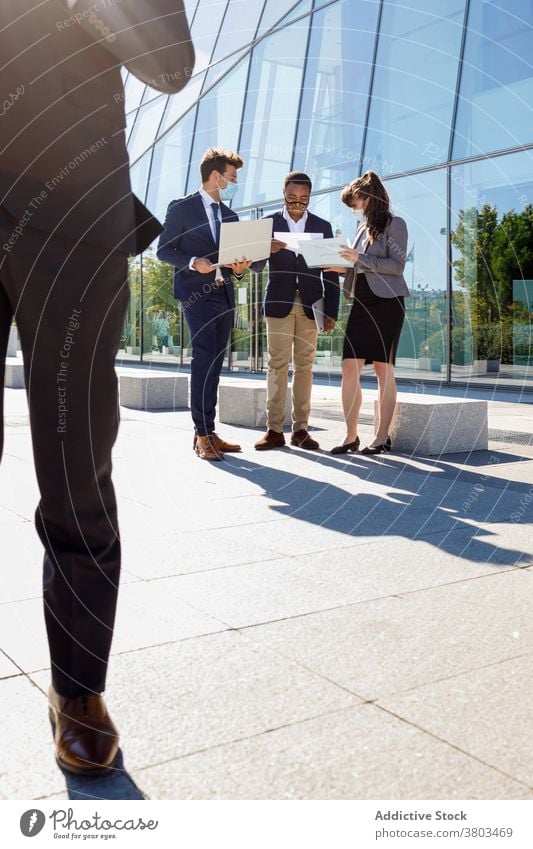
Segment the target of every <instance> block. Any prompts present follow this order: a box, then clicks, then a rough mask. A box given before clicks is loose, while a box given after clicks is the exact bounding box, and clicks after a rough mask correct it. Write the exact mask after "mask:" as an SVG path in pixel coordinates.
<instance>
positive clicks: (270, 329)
mask: <svg viewBox="0 0 533 849" xmlns="http://www.w3.org/2000/svg"><path fill="white" fill-rule="evenodd" d="M311 191H312V183H311V180H310V178H309V177H308V176H307V174H304V173H302V172H300V171H292V172H291V173H290V174H287V176H286V177H285V182H284V187H283V195H284V198H285V206H284V207H283V209H282V210H281V211H280V212H275V213H274V214H273V215H272V216H269V217H271V218H273V221H274V224H273V232H274V234H283V233H295V234H297V233H302V234H303V233H319V234H320V235H321V236H322V237H323V238H325V239H331V238H333V231H332V229H331V224H330V223H329V221H325V220H324V219H323V218H319V217H318V215H313V214H312V213H311V212H308V210H307V207H308V206H309V200H310V197H311ZM282 238H283V237H282V236H281V237H280V239H274V240H273V242H272V254H271V257H270V260H269V269H268V283H267V286H266V290H265V297H264V303H263V312H264V314H265V316H266V322H267V342H268V373H267V432H266V434H265V435H264V436H263V437H261V439H260V440H259V441H258V442H256V444H255V448H256V449H257V450H258V451H267V450H269V449H271V448H279V447H281V446H283V445H285V437H284V435H283V422H284V419H285V401H286V398H287V384H288V374H289V364H290V362H291V359H292V363H293V378H292V436H291V445H297V446H299V447H300V448H306V449H310V450H316V449H317V448H318V447H319V445H318V442H317V441H316V439H313V438H312V437H311V436H310V435H309V433H308V430H307V424H308V420H309V412H310V409H311V388H312V383H313V360H314V358H315V353H316V345H317V339H318V327H317V324H316V321H315V318H314V314H313V309H312V305H313V304H314V303H315V302H316V301H318V300H320V298H322V297H323V298H324V309H323V312H324V314H325V321H324V330H325V331H326V332H329V331H330V330H332V329H333V328H334V327H335V322H336V320H337V314H338V311H339V276H338V274H336V273H334V272H326V271H323V270H322V269H320V268H308V266H307V264H306V262H305V260H304V258H303V257H302V256H301V254H297V253H295V251H293V250H290V249H288V247H287V245H286V244H284V243H283V241H282ZM254 270H259V264H258V263H254Z"/></svg>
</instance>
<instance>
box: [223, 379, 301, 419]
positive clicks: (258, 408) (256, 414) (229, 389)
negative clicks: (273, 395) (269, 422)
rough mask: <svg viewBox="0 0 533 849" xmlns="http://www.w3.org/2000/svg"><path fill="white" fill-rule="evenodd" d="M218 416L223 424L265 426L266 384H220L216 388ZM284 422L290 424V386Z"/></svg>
mask: <svg viewBox="0 0 533 849" xmlns="http://www.w3.org/2000/svg"><path fill="white" fill-rule="evenodd" d="M218 417H219V420H220V421H221V422H222V423H223V424H233V425H242V426H243V427H253V428H260V427H266V386H265V385H264V384H263V385H262V386H261V385H259V386H246V385H244V386H235V385H232V384H229V385H228V384H227V383H225V384H221V385H220V386H219V389H218ZM285 424H286V425H290V424H291V387H290V386H289V389H288V391H287V402H286V404H285Z"/></svg>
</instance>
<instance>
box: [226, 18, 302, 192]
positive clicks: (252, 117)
mask: <svg viewBox="0 0 533 849" xmlns="http://www.w3.org/2000/svg"><path fill="white" fill-rule="evenodd" d="M308 27H309V18H305V19H304V20H303V21H301V22H298V23H295V24H292V25H291V26H288V27H286V28H285V29H282V30H280V31H279V32H277V33H275V34H274V35H272V36H268V37H267V38H265V39H264V40H263V41H261V42H260V43H259V44H258V46H257V47H256V48H255V50H254V51H253V54H252V71H251V74H250V81H249V84H248V89H247V100H246V109H245V116H244V123H243V132H242V140H241V142H240V153H241V154H242V156H243V157H244V160H245V163H246V164H245V173H244V177H243V178H242V180H241V188H240V189H239V193H238V195H237V198H236V201H235V205H236V206H247V205H248V204H251V203H262V202H263V201H266V200H268V199H273V198H276V197H280V195H281V187H282V183H283V177H284V176H285V174H286V173H287V171H288V170H289V169H290V164H291V162H292V155H293V149H294V133H295V125H296V118H297V114H298V106H299V103H300V89H301V84H302V69H303V64H304V56H305V50H306V46H307V34H308Z"/></svg>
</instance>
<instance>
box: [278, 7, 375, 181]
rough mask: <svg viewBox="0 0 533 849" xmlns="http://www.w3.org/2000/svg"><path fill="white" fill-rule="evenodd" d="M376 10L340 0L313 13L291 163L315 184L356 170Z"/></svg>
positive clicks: (343, 178)
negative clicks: (294, 149)
mask: <svg viewBox="0 0 533 849" xmlns="http://www.w3.org/2000/svg"><path fill="white" fill-rule="evenodd" d="M378 10H379V4H378V3H377V2H375V0H359V2H357V3H354V2H353V0H343V2H341V3H336V4H334V5H333V6H329V7H327V8H325V9H323V10H322V11H321V12H318V13H316V14H315V15H313V24H312V32H311V41H310V45H309V52H308V58H307V67H306V73H305V81H304V89H303V98H302V106H301V110H300V120H299V125H298V126H299V129H298V139H297V143H296V152H295V159H294V167H295V168H299V169H302V170H304V171H306V172H307V173H308V174H309V175H310V176H311V178H312V179H313V184H314V186H315V188H316V189H320V188H325V187H326V186H338V185H342V184H343V183H347V182H349V180H351V179H353V177H354V176H356V174H357V172H358V168H359V157H360V153H361V140H362V136H363V126H364V120H365V115H366V106H367V100H368V88H369V82H370V73H371V68H372V58H373V50H374V40H375V30H376V22H377V15H378ZM354 44H357V50H354Z"/></svg>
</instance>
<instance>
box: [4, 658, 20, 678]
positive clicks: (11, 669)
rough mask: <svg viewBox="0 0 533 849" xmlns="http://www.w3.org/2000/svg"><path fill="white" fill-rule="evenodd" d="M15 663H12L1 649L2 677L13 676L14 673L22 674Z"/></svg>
mask: <svg viewBox="0 0 533 849" xmlns="http://www.w3.org/2000/svg"><path fill="white" fill-rule="evenodd" d="M20 674H21V672H20V669H18V668H17V667H16V666H15V664H14V663H12V662H11V661H10V660H9V658H8V657H6V655H5V654H4V652H3V651H0V678H11V677H12V676H13V675H20Z"/></svg>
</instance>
